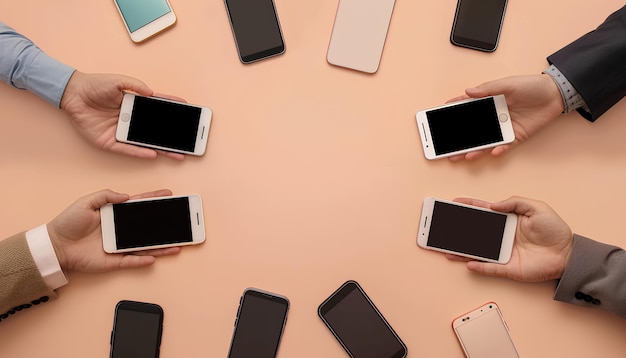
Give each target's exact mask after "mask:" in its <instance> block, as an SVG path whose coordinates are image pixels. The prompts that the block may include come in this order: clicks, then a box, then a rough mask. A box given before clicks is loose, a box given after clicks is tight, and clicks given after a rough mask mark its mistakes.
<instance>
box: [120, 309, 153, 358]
mask: <svg viewBox="0 0 626 358" xmlns="http://www.w3.org/2000/svg"><path fill="white" fill-rule="evenodd" d="M162 325H163V310H162V309H161V307H159V306H158V305H155V304H151V303H143V302H133V301H121V302H119V303H118V304H117V307H116V309H115V322H114V323H113V333H112V335H111V358H155V357H158V356H159V346H160V345H161V332H162Z"/></svg>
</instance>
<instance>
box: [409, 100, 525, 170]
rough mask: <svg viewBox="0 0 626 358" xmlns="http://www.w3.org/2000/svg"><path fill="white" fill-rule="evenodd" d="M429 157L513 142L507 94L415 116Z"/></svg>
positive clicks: (433, 157) (457, 104)
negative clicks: (505, 96)
mask: <svg viewBox="0 0 626 358" xmlns="http://www.w3.org/2000/svg"><path fill="white" fill-rule="evenodd" d="M415 117H416V121H417V128H418V130H419V133H420V138H421V140H422V148H423V150H424V156H425V157H426V159H429V160H432V159H439V158H445V157H450V156H453V155H458V154H464V153H468V152H472V151H475V150H481V149H486V148H491V147H495V146H498V145H502V144H507V143H511V142H513V141H514V140H515V132H514V131H513V125H512V123H511V115H510V114H509V109H508V106H507V105H506V99H505V98H504V95H497V96H491V97H485V98H478V99H467V100H462V101H459V102H454V103H449V104H446V105H443V106H440V107H436V108H431V109H425V110H422V111H419V112H417V114H416V115H415Z"/></svg>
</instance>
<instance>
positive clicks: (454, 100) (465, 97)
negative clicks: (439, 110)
mask: <svg viewBox="0 0 626 358" xmlns="http://www.w3.org/2000/svg"><path fill="white" fill-rule="evenodd" d="M469 98H470V97H469V96H468V95H466V94H464V95H460V96H456V97H454V98H450V99H449V100H447V101H446V103H452V102H458V101H462V100H464V99H469Z"/></svg>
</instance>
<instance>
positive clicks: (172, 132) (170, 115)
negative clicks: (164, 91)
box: [128, 96, 202, 152]
mask: <svg viewBox="0 0 626 358" xmlns="http://www.w3.org/2000/svg"><path fill="white" fill-rule="evenodd" d="M201 113H202V108H199V107H195V106H190V105H184V104H179V103H172V102H166V101H161V100H158V99H154V98H148V97H140V96H135V104H134V106H133V112H132V116H131V121H130V125H129V127H128V140H130V141H133V142H139V143H144V144H151V145H157V146H159V147H166V148H172V149H178V150H183V151H187V152H193V151H194V150H195V148H196V138H197V136H198V127H199V125H200V115H201Z"/></svg>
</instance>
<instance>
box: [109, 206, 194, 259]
mask: <svg viewBox="0 0 626 358" xmlns="http://www.w3.org/2000/svg"><path fill="white" fill-rule="evenodd" d="M100 223H101V226H102V245H103V246H104V251H106V252H108V253H118V252H129V251H139V250H147V249H157V248H164V247H172V246H183V245H194V244H200V243H203V242H204V240H205V234H204V217H203V213H202V200H201V199H200V196H199V195H187V196H165V197H157V198H148V199H138V200H129V201H125V202H123V203H120V204H107V205H105V206H103V207H101V208H100Z"/></svg>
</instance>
